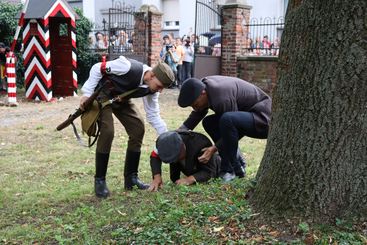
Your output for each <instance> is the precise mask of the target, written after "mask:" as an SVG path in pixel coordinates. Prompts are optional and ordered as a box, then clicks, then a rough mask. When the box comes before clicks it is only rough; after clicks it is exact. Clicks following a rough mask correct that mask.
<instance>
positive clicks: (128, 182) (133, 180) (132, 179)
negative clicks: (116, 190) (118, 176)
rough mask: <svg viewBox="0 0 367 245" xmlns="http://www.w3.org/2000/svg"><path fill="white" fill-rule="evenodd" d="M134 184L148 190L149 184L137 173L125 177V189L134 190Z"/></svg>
mask: <svg viewBox="0 0 367 245" xmlns="http://www.w3.org/2000/svg"><path fill="white" fill-rule="evenodd" d="M134 186H136V187H138V189H139V190H146V189H148V188H149V185H148V184H145V183H144V182H142V181H141V180H140V179H139V177H138V175H137V174H131V175H130V176H127V177H125V190H132V189H133V187H134Z"/></svg>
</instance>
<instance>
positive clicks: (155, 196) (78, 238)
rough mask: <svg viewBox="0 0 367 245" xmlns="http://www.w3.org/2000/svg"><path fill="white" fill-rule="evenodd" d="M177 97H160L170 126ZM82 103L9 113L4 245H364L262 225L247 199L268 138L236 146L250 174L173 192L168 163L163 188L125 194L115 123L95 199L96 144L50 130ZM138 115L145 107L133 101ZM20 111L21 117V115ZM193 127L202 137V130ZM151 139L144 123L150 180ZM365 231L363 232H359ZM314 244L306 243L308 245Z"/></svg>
mask: <svg viewBox="0 0 367 245" xmlns="http://www.w3.org/2000/svg"><path fill="white" fill-rule="evenodd" d="M176 97H177V91H167V92H165V93H164V94H163V95H162V96H161V100H160V103H161V107H162V108H161V110H162V117H163V118H164V119H165V121H166V122H167V124H168V127H169V128H170V129H175V128H177V127H178V126H180V124H181V122H182V121H183V120H184V119H185V117H186V116H187V115H188V113H189V109H180V108H178V107H177V106H176V103H175V99H176ZM77 101H78V99H73V98H70V99H65V101H63V102H57V103H54V104H51V103H39V104H36V103H29V102H28V103H25V102H24V103H21V104H20V106H19V107H17V108H5V107H2V108H1V107H0V109H4V111H5V112H6V113H5V114H3V113H2V114H1V116H0V122H2V121H1V119H4V117H5V116H7V117H9V118H10V117H14V120H15V121H13V123H12V124H11V125H7V126H4V127H2V128H1V130H0V169H1V171H0V186H1V188H0V210H1V212H0V243H4V244H55V243H56V244H57V243H58V244H132V243H134V244H218V243H228V244H232V243H236V244H237V243H238V244H367V240H366V229H367V227H366V226H367V224H366V223H363V222H360V225H358V226H355V224H353V223H347V222H345V221H341V220H338V221H337V222H336V223H337V224H336V226H332V227H329V226H327V227H326V226H317V225H311V224H309V223H307V221H305V220H297V219H293V220H267V219H266V218H265V217H262V215H261V214H258V213H256V212H254V211H253V210H252V209H251V206H250V205H249V204H248V202H247V200H246V198H245V195H246V192H247V190H249V189H250V188H251V180H253V178H254V177H255V174H256V170H257V168H258V166H259V163H260V161H261V158H262V155H263V152H264V148H265V144H266V141H265V140H256V139H250V138H244V139H242V140H241V141H240V148H241V151H242V152H243V153H244V154H245V156H246V159H247V163H248V168H247V173H248V175H247V177H246V178H245V179H236V180H235V181H233V182H231V183H230V184H222V183H221V182H220V181H219V180H213V181H211V182H210V183H209V184H203V185H195V186H190V187H187V186H175V185H174V184H172V183H170V182H169V176H168V166H167V165H164V170H163V172H164V174H163V178H164V180H165V185H164V188H163V189H162V190H161V191H159V192H156V193H149V192H145V191H139V190H134V191H129V192H126V191H124V189H123V159H124V154H125V150H126V140H127V135H126V133H125V132H124V130H123V128H122V126H121V125H120V124H119V123H117V122H115V124H116V125H115V129H116V133H115V139H114V143H113V147H112V153H111V160H110V164H109V169H108V173H107V181H108V185H109V188H110V191H111V192H112V196H111V197H110V198H108V199H106V200H100V199H97V198H95V197H94V193H93V175H94V153H95V148H94V147H92V148H85V147H82V146H79V145H78V144H77V142H76V140H75V138H74V135H73V133H72V130H71V129H70V128H67V129H65V130H64V131H61V132H56V131H55V127H56V125H58V124H59V123H60V122H61V120H63V119H65V117H66V115H67V113H69V112H70V110H72V108H73V105H76V104H77ZM137 104H138V105H139V107H140V109H141V111H143V110H142V105H141V101H140V100H137ZM22 115H23V116H24V115H26V116H24V118H22ZM197 130H198V131H201V132H204V131H203V129H202V127H200V126H199V127H198V128H197ZM155 138H156V135H155V131H154V130H153V129H152V128H151V127H150V126H149V125H147V126H146V136H145V138H144V145H143V147H142V152H143V154H142V157H141V162H140V173H139V175H140V177H141V179H142V180H144V181H145V182H149V181H150V180H151V173H150V167H149V154H150V152H151V150H152V148H153V145H154V140H155ZM364 229H365V230H364ZM310 242H312V243H310Z"/></svg>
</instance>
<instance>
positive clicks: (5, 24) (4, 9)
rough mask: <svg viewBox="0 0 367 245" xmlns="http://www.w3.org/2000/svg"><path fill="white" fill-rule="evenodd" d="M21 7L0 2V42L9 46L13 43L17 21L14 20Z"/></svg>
mask: <svg viewBox="0 0 367 245" xmlns="http://www.w3.org/2000/svg"><path fill="white" fill-rule="evenodd" d="M21 8H22V5H20V4H18V5H14V4H10V3H6V2H2V1H1V2H0V42H4V43H5V44H6V45H8V46H10V44H11V42H12V41H13V37H14V34H15V30H16V28H17V25H18V20H17V19H16V18H15V16H16V15H17V13H18V12H19V11H20V10H21Z"/></svg>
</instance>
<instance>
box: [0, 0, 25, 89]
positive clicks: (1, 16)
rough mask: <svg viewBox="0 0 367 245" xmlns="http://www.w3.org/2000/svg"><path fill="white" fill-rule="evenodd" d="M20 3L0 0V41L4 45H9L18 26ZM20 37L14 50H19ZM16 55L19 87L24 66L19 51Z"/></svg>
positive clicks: (22, 77) (21, 82) (22, 80)
mask: <svg viewBox="0 0 367 245" xmlns="http://www.w3.org/2000/svg"><path fill="white" fill-rule="evenodd" d="M21 9H22V5H21V4H18V5H14V4H10V3H7V2H2V1H0V42H3V43H5V45H7V46H10V45H11V43H12V41H13V38H14V34H15V31H16V28H17V26H18V19H16V15H17V14H18V13H19V12H20V11H21ZM20 40H21V39H20V38H19V37H18V42H17V47H16V50H15V51H17V50H19V47H20V42H21V41H20ZM15 55H16V57H17V67H16V72H17V87H19V88H21V87H22V86H23V82H24V67H23V57H22V54H20V53H19V52H16V53H15Z"/></svg>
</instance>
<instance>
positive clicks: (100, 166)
mask: <svg viewBox="0 0 367 245" xmlns="http://www.w3.org/2000/svg"><path fill="white" fill-rule="evenodd" d="M109 158H110V154H108V153H98V152H96V175H95V176H94V192H95V194H96V196H97V197H102V198H106V197H108V196H109V195H110V192H109V190H108V188H107V184H106V173H107V166H108V159H109Z"/></svg>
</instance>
